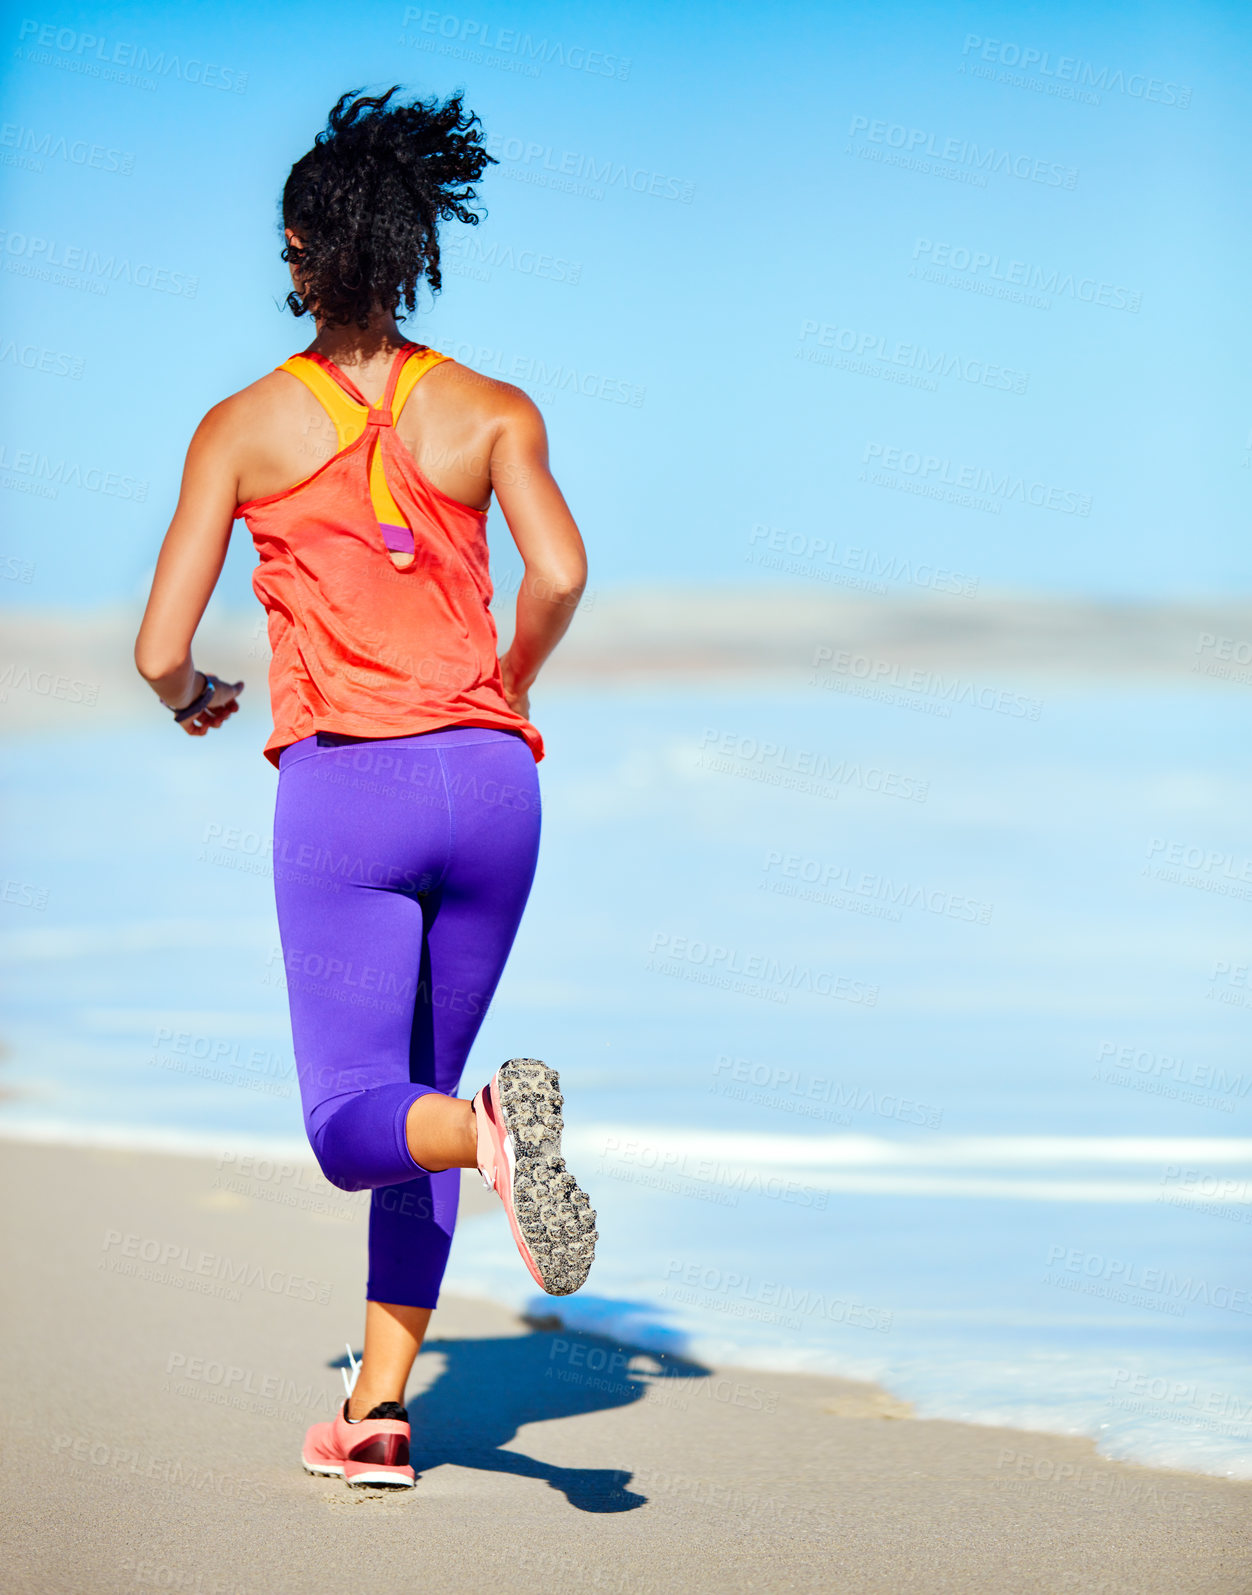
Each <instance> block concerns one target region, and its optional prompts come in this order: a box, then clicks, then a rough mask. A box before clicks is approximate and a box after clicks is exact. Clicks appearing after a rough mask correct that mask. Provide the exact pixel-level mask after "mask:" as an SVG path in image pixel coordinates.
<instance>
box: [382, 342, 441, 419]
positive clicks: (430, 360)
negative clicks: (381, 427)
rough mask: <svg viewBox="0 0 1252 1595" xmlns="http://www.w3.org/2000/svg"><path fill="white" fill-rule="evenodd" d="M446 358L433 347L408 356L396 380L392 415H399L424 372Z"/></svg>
mask: <svg viewBox="0 0 1252 1595" xmlns="http://www.w3.org/2000/svg"><path fill="white" fill-rule="evenodd" d="M447 358H448V356H447V355H446V354H439V353H437V352H436V351H435V350H434V349H419V350H418V351H417V353H416V354H411V355H410V356H409V358H408V359H407V360H406V361H405V363H404V369H403V371H401V373H400V376H399V379H398V380H397V382H396V392H395V397H394V398H393V399H392V401H391V413H392V415H393V416H394V415H399V414H400V411H401V410H403V409H404V404H405V400H406V399H407V398H408V396H409V394H410V393H412V391H413V389H414V388H415V387H416V386H417V384H418V383H419V382H420V381H421V379H422V378H423V377H424V376H425V375H426V373H427V372H428V371H429V370H431V369H432V368H433V367H434V366H437V365H438V364H439V363H440V362H441V361H443V360H446V359H447Z"/></svg>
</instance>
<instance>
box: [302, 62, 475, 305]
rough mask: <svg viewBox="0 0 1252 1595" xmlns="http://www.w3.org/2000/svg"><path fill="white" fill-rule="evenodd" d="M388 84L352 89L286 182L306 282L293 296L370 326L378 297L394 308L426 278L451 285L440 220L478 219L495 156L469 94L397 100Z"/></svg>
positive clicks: (407, 301) (433, 284) (412, 298)
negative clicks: (481, 186) (381, 88)
mask: <svg viewBox="0 0 1252 1595" xmlns="http://www.w3.org/2000/svg"><path fill="white" fill-rule="evenodd" d="M399 92H400V85H399V84H396V85H395V86H394V87H393V88H390V89H388V90H387V92H386V94H379V95H375V96H369V95H365V94H363V93H362V92H361V91H360V90H359V89H350V90H349V91H348V93H347V94H345V95H343V96H342V97H341V98H340V100H339V102H338V104H337V105H336V106H335V108H334V110H333V111H332V112H331V113H330V117H329V119H328V121H327V123H326V130H325V132H323V133H319V134H318V135H317V139H316V142H315V143H314V145H313V148H312V149H311V150H310V151H309V152H308V154H307V155H302V156H301V157H300V159H299V160H298V161H297V162H296V164H295V165H294V166H293V167H292V168H291V174H290V176H289V177H288V178H287V181H286V183H285V184H284V186H283V202H282V213H283V226H284V227H290V228H291V230H292V232H294V233H295V235H296V237H297V238H298V239H299V240H300V244H301V247H300V248H299V249H296V248H293V247H292V246H291V245H290V244H288V246H287V247H286V248H285V249H284V250H283V259H284V260H286V261H291V262H292V263H293V264H294V266H295V268H296V273H297V276H298V278H299V282H300V287H299V290H298V291H297V290H293V291H292V292H291V293H290V294H288V295H287V306H288V308H289V309H290V310H291V311H293V312H294V313H295V314H296V315H297V316H303V315H306V314H308V313H310V312H312V314H313V315H315V316H316V317H317V319H318V320H319V321H321V322H325V323H326V324H327V325H329V326H335V327H346V326H348V325H350V324H351V323H353V322H355V323H356V325H357V326H358V327H360V328H361V329H362V330H364V329H365V328H366V327H367V326H368V325H369V319H370V316H371V314H372V313H374V312H376V311H377V310H378V308H379V307H381V308H382V309H383V310H385V311H388V312H390V313H392V314H394V313H395V312H396V311H397V310H398V308H399V306H400V304H401V302H403V304H404V308H405V310H406V311H412V310H414V309H415V308H416V306H417V289H418V285H419V284H420V283H421V281H422V279H423V278H425V279H426V281H427V282H428V283H429V284H430V288H431V292H432V293H438V292H439V290H440V288H441V287H442V285H443V283H442V278H441V276H440V272H439V237H438V226H439V223H440V222H441V221H448V220H450V219H452V218H454V217H455V219H456V220H457V221H462V222H469V223H470V224H471V225H477V223H478V215H477V213H476V212H475V211H473V210H471V209H470V202H471V201H473V200H474V199H476V198H477V195H476V194H475V191H474V187H473V185H474V184H475V183H477V182H478V181H479V180H480V179H481V177H482V175H483V172H484V171H485V170H486V168H487V166H488V165H489V164H494V162H495V156H494V155H488V153H487V151H486V150H485V149H484V148H483V146H482V141H483V132H482V124H481V123H480V122H479V120H478V118H477V117H476V116H475V115H473V113H472V112H468V111H466V109H465V107H464V104H463V103H462V99H461V96H460V95H459V94H454V95H452V96H451V97H450V98H448V99H446V100H443V101H440V100H438V99H435V98H432V99H430V100H414V101H413V103H412V104H411V105H403V104H396V105H389V104H388V101H389V100H390V99H391V97H392V95H393V94H398V93H399Z"/></svg>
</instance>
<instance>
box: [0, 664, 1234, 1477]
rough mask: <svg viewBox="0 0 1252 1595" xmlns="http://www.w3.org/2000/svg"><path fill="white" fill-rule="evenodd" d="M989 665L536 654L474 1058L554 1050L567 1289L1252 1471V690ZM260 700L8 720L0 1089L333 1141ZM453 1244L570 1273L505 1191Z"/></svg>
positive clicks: (736, 1349) (1101, 1438)
mask: <svg viewBox="0 0 1252 1595" xmlns="http://www.w3.org/2000/svg"><path fill="white" fill-rule="evenodd" d="M995 689H996V690H995V691H994V692H992V693H985V694H982V696H981V702H982V703H983V704H990V705H992V706H991V707H981V706H979V704H978V703H977V702H965V703H956V704H952V705H945V704H940V705H939V707H941V708H949V710H950V712H949V713H947V714H941V713H935V712H933V709H934V708H935V707H936V706H935V704H934V703H930V705H929V707H927V702H926V700H923V699H920V698H914V697H911V696H910V695H907V694H905V695H899V694H897V695H895V696H894V698H892V699H891V700H874V699H868V698H862V697H858V696H855V695H852V694H850V693H847V692H843V691H839V692H831V691H821V690H818V689H817V688H805V687H802V686H797V687H794V688H787V689H783V688H780V687H778V686H771V685H770V684H768V683H765V682H762V683H760V684H757V685H752V684H744V683H742V682H736V683H734V684H725V685H708V686H690V685H688V686H683V687H682V688H665V689H662V688H655V689H646V690H645V689H643V688H627V687H613V686H611V685H600V686H597V687H596V689H595V691H594V692H591V691H588V692H587V693H585V694H584V693H579V692H574V691H565V692H562V693H560V694H556V693H554V694H552V695H550V696H545V695H544V694H542V693H541V694H537V695H536V704H535V714H536V717H537V718H538V719H539V721H540V723H541V724H542V727H543V730H544V733H545V736H546V738H547V742H548V748H549V757H548V759H547V760H546V761H545V763H544V765H543V767H542V771H541V775H542V782H543V790H544V805H545V811H544V826H545V833H544V844H543V852H542V856H541V862H540V871H539V877H538V880H537V883H536V887H535V892H534V895H533V897H532V901H531V906H530V909H529V910H528V915H527V919H526V921H525V924H524V926H523V930H522V933H521V935H520V937H519V941H518V944H517V947H516V949H515V952H514V956H513V959H512V962H511V964H510V967H509V969H508V971H507V973H506V975H505V978H504V981H503V984H502V986H501V989H500V992H499V994H498V996H497V999H496V1002H495V1004H494V1006H493V1009H492V1012H491V1014H490V1015H489V1017H488V1020H487V1023H486V1025H485V1027H484V1030H483V1033H482V1036H481V1038H480V1041H479V1043H478V1046H477V1049H476V1054H475V1058H474V1059H473V1060H472V1061H471V1065H470V1071H469V1074H468V1076H467V1080H466V1088H467V1090H468V1089H472V1088H473V1087H474V1086H476V1085H477V1084H478V1083H479V1080H480V1078H481V1077H483V1076H485V1074H486V1073H487V1072H489V1070H490V1069H491V1068H492V1067H494V1066H495V1064H497V1063H498V1062H499V1060H500V1059H502V1058H504V1057H507V1056H511V1055H519V1054H520V1055H534V1056H540V1057H544V1058H547V1059H548V1060H549V1061H550V1062H552V1063H553V1064H555V1065H556V1066H557V1067H559V1068H560V1070H561V1074H562V1084H563V1088H564V1090H565V1094H566V1104H567V1105H566V1118H567V1123H568V1125H569V1126H570V1133H569V1147H568V1150H569V1155H570V1161H571V1164H572V1165H573V1166H574V1167H575V1169H576V1171H577V1173H578V1174H579V1177H580V1179H581V1180H582V1182H583V1183H584V1184H585V1185H586V1186H587V1187H588V1188H589V1189H590V1191H591V1193H592V1197H593V1201H594V1203H595V1206H596V1208H597V1210H598V1213H599V1227H600V1233H601V1242H600V1248H599V1257H598V1259H597V1263H596V1267H595V1269H594V1271H593V1274H592V1277H591V1280H590V1281H589V1284H588V1286H587V1288H586V1290H584V1291H583V1292H582V1293H580V1294H579V1295H578V1296H576V1297H573V1298H569V1299H567V1300H565V1301H562V1302H561V1303H559V1304H556V1306H557V1310H558V1311H560V1312H561V1314H562V1315H563V1316H564V1317H565V1319H566V1321H567V1322H569V1323H570V1324H571V1325H574V1326H578V1327H586V1328H593V1327H594V1328H595V1329H597V1330H602V1331H605V1332H608V1333H611V1334H614V1335H617V1336H619V1337H620V1338H622V1339H629V1340H630V1341H632V1342H633V1343H636V1344H642V1345H647V1346H652V1347H654V1348H657V1349H665V1348H680V1347H681V1348H682V1349H683V1350H685V1351H687V1352H688V1353H689V1354H692V1355H695V1356H700V1357H704V1358H707V1359H713V1360H717V1361H721V1362H732V1363H736V1364H739V1365H745V1366H751V1367H754V1368H758V1369H761V1370H769V1369H809V1370H816V1371H828V1372H831V1373H837V1374H845V1375H849V1376H853V1377H864V1378H872V1379H876V1380H879V1381H881V1382H882V1383H883V1384H885V1385H886V1386H887V1387H888V1388H889V1389H890V1390H892V1391H893V1392H895V1393H896V1394H897V1395H899V1396H901V1397H903V1398H905V1399H907V1400H909V1401H911V1402H913V1403H914V1405H915V1408H916V1410H917V1411H918V1413H919V1414H920V1415H922V1416H936V1417H938V1416H942V1417H949V1418H956V1419H962V1420H966V1421H970V1422H976V1423H994V1424H1007V1425H1012V1426H1015V1427H1019V1428H1026V1429H1036V1430H1047V1431H1052V1432H1061V1433H1070V1434H1086V1435H1090V1436H1092V1437H1094V1438H1095V1439H1096V1440H1097V1441H1098V1443H1099V1446H1100V1449H1101V1451H1102V1452H1103V1453H1104V1454H1105V1455H1107V1456H1110V1457H1117V1458H1122V1459H1129V1460H1136V1461H1140V1462H1145V1463H1149V1464H1155V1465H1159V1466H1173V1467H1183V1468H1189V1469H1194V1470H1197V1471H1203V1472H1211V1473H1218V1474H1229V1475H1231V1476H1235V1477H1242V1478H1249V1477H1252V1357H1250V1356H1249V1330H1250V1329H1252V1278H1250V1277H1249V1268H1248V1251H1249V1248H1248V1240H1249V1236H1250V1235H1252V1057H1250V1056H1249V1046H1248V1036H1249V1030H1250V1028H1252V976H1250V974H1249V968H1248V965H1249V962H1250V961H1252V950H1250V949H1249V936H1248V930H1249V920H1250V917H1252V909H1250V902H1252V842H1250V841H1249V838H1248V830H1247V824H1246V815H1247V813H1248V810H1249V804H1250V799H1252V769H1250V764H1252V739H1250V738H1249V736H1248V731H1249V729H1250V728H1249V724H1248V722H1249V719H1250V718H1252V716H1250V712H1249V710H1250V702H1249V698H1248V696H1247V694H1246V693H1244V692H1241V691H1239V690H1237V689H1231V688H1228V687H1224V686H1222V685H1220V684H1209V683H1205V684H1203V685H1201V684H1199V683H1197V685H1196V687H1195V688H1194V689H1189V688H1187V687H1185V686H1181V687H1176V688H1175V687H1171V688H1168V689H1167V688H1164V687H1162V686H1161V685H1159V684H1156V685H1150V686H1130V685H1128V686H1125V687H1119V688H1113V687H1109V686H1103V685H1102V686H1099V687H1083V686H1081V685H1080V684H1075V683H1060V682H1058V681H1056V680H1051V679H1047V678H1040V679H1039V680H1034V681H1014V682H1012V683H1001V682H998V681H997V682H996V683H995ZM1002 690H1003V691H1004V692H1005V693H1007V696H1005V697H1002V696H1001V695H1000V694H1001V691H1002ZM262 712H263V705H262V704H261V703H259V702H258V701H257V700H256V698H255V696H254V697H253V699H252V701H251V702H250V704H249V709H248V712H247V713H246V714H244V715H241V716H239V717H238V718H237V719H236V720H235V721H234V722H233V723H232V724H231V725H230V726H229V727H228V728H227V729H226V730H225V731H224V732H223V733H221V734H218V735H215V736H214V737H211V738H207V739H205V740H203V741H195V742H189V741H187V740H185V739H183V738H181V737H178V736H176V735H174V734H173V733H172V732H171V730H170V728H169V726H168V725H167V723H166V722H165V721H164V720H163V719H158V720H154V721H153V723H152V724H150V725H143V726H138V725H135V726H124V727H122V728H120V729H112V730H109V729H98V730H95V731H92V730H90V729H85V730H84V731H83V732H82V733H81V734H78V735H76V736H72V737H66V736H65V735H63V734H62V733H57V734H56V735H53V734H51V733H41V734H29V735H24V736H21V737H13V738H10V739H8V741H7V744H6V760H5V767H6V773H5V782H6V788H7V808H8V825H9V834H10V835H16V836H20V837H22V838H23V848H22V852H21V856H20V862H19V861H18V860H17V859H16V858H14V859H12V860H11V861H10V862H8V863H7V865H6V874H7V875H8V877H9V879H8V881H7V884H6V888H5V892H4V901H3V903H2V904H0V910H2V913H3V919H2V921H0V926H2V929H0V936H2V941H3V948H4V952H5V957H4V960H3V963H4V977H5V981H6V985H7V987H8V990H7V1000H6V1005H5V1015H6V1020H5V1029H4V1036H3V1039H4V1042H5V1044H6V1046H7V1049H8V1050H7V1053H6V1057H5V1062H4V1069H3V1075H2V1076H0V1080H2V1082H3V1084H4V1086H5V1087H6V1088H7V1091H8V1092H9V1093H10V1095H9V1096H8V1099H7V1100H6V1101H5V1102H4V1103H3V1104H0V1130H3V1131H5V1132H7V1133H9V1134H30V1135H43V1134H66V1135H82V1136H85V1137H90V1136H93V1135H98V1136H101V1137H104V1138H106V1139H107V1138H109V1137H112V1138H114V1139H122V1140H127V1139H129V1140H132V1141H135V1142H136V1143H147V1144H173V1143H177V1142H178V1141H179V1138H181V1142H182V1144H186V1145H189V1146H190V1145H200V1146H209V1145H216V1146H220V1147H229V1146H236V1145H239V1146H242V1145H245V1144H247V1145H263V1144H264V1145H271V1146H273V1147H276V1148H279V1149H282V1148H285V1147H286V1148H294V1147H297V1146H298V1145H299V1144H300V1142H299V1139H298V1138H299V1137H300V1134H301V1125H300V1115H299V1104H298V1100H297V1098H296V1094H295V1089H294V1083H293V1074H292V1060H291V1051H290V1041H289V1036H288V1032H287V1024H286V1013H285V994H284V990H283V983H282V963H281V958H280V956H279V952H278V938H277V933H276V928H275V923H274V916H273V909H272V904H271V900H270V891H271V885H270V879H269V863H268V858H267V838H268V831H269V823H270V814H271V812H272V802H273V788H274V779H275V778H274V774H273V771H272V770H271V768H270V767H269V766H268V765H267V764H266V763H265V762H264V761H263V760H262V759H261V757H260V754H259V748H260V744H261V742H262V740H263V737H264V732H265V725H264V722H263V719H262ZM84 718H86V716H85V717H84ZM448 1285H449V1287H450V1288H454V1289H458V1290H461V1291H471V1292H477V1293H479V1294H485V1295H488V1296H491V1297H493V1298H496V1299H499V1300H502V1301H505V1302H508V1303H512V1304H515V1305H517V1306H519V1307H523V1306H529V1307H533V1306H534V1305H535V1304H536V1300H538V1301H541V1302H544V1303H546V1306H547V1309H548V1310H550V1309H551V1307H552V1306H553V1305H554V1304H552V1303H550V1302H548V1300H547V1298H542V1297H540V1298H536V1295H535V1293H534V1290H533V1286H532V1285H531V1283H530V1281H529V1278H528V1276H526V1274H525V1273H524V1271H523V1270H522V1269H521V1268H520V1265H519V1264H518V1261H517V1258H516V1254H515V1253H514V1252H513V1251H512V1249H511V1246H510V1243H509V1241H508V1237H507V1231H506V1229H505V1226H504V1223H503V1219H502V1216H501V1215H498V1214H491V1215H486V1216H484V1217H481V1218H474V1219H469V1220H467V1221H465V1222H464V1223H463V1224H462V1226H461V1229H460V1231H459V1233H458V1237H457V1241H456V1244H455V1246H454V1250H453V1261H452V1266H451V1270H450V1273H449V1276H448ZM352 1332H353V1331H352V1327H351V1325H345V1334H350V1333H352ZM766 1377H767V1375H766V1374H762V1380H763V1381H764V1380H765V1379H766Z"/></svg>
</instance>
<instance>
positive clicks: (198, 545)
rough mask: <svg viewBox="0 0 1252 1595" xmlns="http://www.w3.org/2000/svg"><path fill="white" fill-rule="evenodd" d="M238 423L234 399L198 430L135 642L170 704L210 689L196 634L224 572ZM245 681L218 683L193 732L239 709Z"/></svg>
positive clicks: (140, 661)
mask: <svg viewBox="0 0 1252 1595" xmlns="http://www.w3.org/2000/svg"><path fill="white" fill-rule="evenodd" d="M235 436H236V427H235V425H234V417H233V415H232V414H231V411H230V401H229V400H228V401H227V402H226V403H225V404H219V405H217V406H215V408H214V409H212V410H210V411H209V413H208V415H206V416H205V418H204V420H203V421H201V423H200V425H199V426H198V427H197V428H196V434H195V436H194V437H193V438H192V440H191V446H190V448H189V449H188V450H187V463H186V464H185V466H184V467H183V482H182V488H181V490H180V492H179V495H178V507H177V509H176V510H175V511H174V518H173V520H172V521H171V522H170V526H169V531H167V532H166V534H165V541H164V542H163V543H162V544H161V553H160V557H159V558H158V560H157V567H156V574H155V575H154V576H153V578H152V591H151V593H150V594H149V595H148V607H147V609H146V610H145V611H144V617H143V624H142V625H141V626H140V628H139V636H138V637H137V638H136V640H135V665H136V668H137V669H138V671H139V674H140V675H141V676H142V677H143V678H144V680H145V681H146V682H147V683H148V685H149V686H150V687H151V688H152V690H153V691H154V692H155V693H156V695H157V697H158V698H160V700H161V701H162V703H164V704H165V705H166V706H167V708H170V709H180V708H182V707H184V706H185V705H188V704H191V703H193V702H195V700H196V699H197V698H198V697H200V696H201V695H202V693H203V692H204V691H206V690H207V681H204V680H201V674H202V673H201V672H200V671H197V669H196V668H195V666H194V665H193V664H192V661H191V640H192V638H193V637H194V636H195V634H196V627H197V626H198V625H199V624H200V617H201V616H202V615H203V614H204V611H205V606H206V605H207V604H208V601H209V599H210V598H211V597H212V595H213V589H214V587H216V585H217V579H218V577H219V576H220V575H221V574H222V566H223V564H224V563H225V560H226V550H227V548H228V547H229V545H230V532H231V527H232V525H233V524H234V519H235V506H236V503H237V502H238V482H239V472H238V467H237V465H236V463H235V461H236V458H237V455H236V453H235V447H234V444H235ZM242 690H243V682H242V681H240V682H237V683H235V684H233V685H232V684H229V683H226V682H221V683H219V684H218V686H217V688H216V689H215V691H214V692H213V694H212V696H211V698H210V699H209V700H208V702H207V703H206V704H205V706H204V708H203V709H202V710H201V711H200V713H199V714H197V715H196V716H195V717H194V718H192V719H190V720H184V721H183V722H182V726H183V730H184V731H186V732H188V733H189V734H190V735H191V736H193V737H196V736H198V737H202V736H203V735H204V734H205V732H206V731H210V730H212V729H213V727H214V726H219V725H221V724H222V722H223V721H224V720H226V719H228V718H229V716H230V715H232V714H234V712H235V710H236V709H237V708H238V703H237V701H236V700H237V699H238V696H239V694H240V692H241V691H242Z"/></svg>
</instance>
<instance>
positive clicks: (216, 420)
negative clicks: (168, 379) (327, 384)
mask: <svg viewBox="0 0 1252 1595" xmlns="http://www.w3.org/2000/svg"><path fill="white" fill-rule="evenodd" d="M302 391H303V390H302V389H301V387H300V385H299V383H297V382H295V381H294V380H293V379H292V378H291V377H290V376H289V375H288V374H287V373H286V372H283V371H267V372H266V373H265V375H264V376H263V377H258V378H257V380H256V381H255V382H250V383H249V384H248V386H247V387H246V388H240V390H239V392H238V393H232V394H231V395H230V396H229V398H225V399H222V400H221V401H220V402H219V403H217V404H215V405H214V406H213V408H212V409H211V410H209V411H208V413H207V414H206V415H205V417H204V420H203V421H202V422H201V423H200V427H201V429H202V430H207V431H209V432H211V433H212V434H213V435H215V436H219V437H221V438H223V439H225V438H229V437H247V436H249V435H250V434H251V433H253V432H254V431H255V429H256V428H257V427H258V426H262V425H264V424H265V423H266V422H267V421H269V420H270V419H271V418H272V417H273V416H274V414H275V412H276V411H281V410H282V409H283V408H285V407H287V406H289V405H290V404H291V403H292V402H293V401H295V402H296V403H298V402H299V396H300V394H301V392H302Z"/></svg>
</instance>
